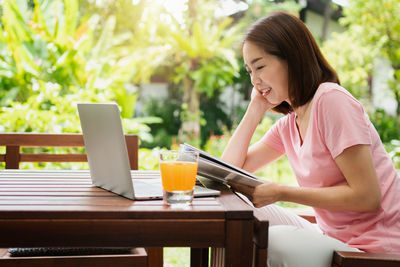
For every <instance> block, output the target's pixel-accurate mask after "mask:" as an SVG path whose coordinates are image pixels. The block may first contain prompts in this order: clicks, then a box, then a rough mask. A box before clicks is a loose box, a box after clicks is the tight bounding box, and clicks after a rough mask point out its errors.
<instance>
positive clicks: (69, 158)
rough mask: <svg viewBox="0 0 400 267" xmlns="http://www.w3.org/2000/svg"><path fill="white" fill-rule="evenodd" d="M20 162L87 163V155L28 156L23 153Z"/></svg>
mask: <svg viewBox="0 0 400 267" xmlns="http://www.w3.org/2000/svg"><path fill="white" fill-rule="evenodd" d="M20 162H87V156H86V154H43V153H40V154H28V153H22V154H21V156H20Z"/></svg>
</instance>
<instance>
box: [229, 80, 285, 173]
mask: <svg viewBox="0 0 400 267" xmlns="http://www.w3.org/2000/svg"><path fill="white" fill-rule="evenodd" d="M272 107H273V105H272V104H270V103H269V102H268V101H267V100H266V99H265V98H264V97H262V96H261V94H260V93H259V92H258V91H257V90H256V89H255V88H253V92H252V98H251V101H250V104H249V106H248V107H247V110H246V113H245V115H244V117H243V118H242V120H241V122H240V124H239V126H238V127H237V128H236V130H235V132H234V133H233V135H232V137H231V139H230V140H229V142H228V145H227V146H226V148H225V150H224V152H223V153H222V156H221V159H222V160H224V161H226V162H229V163H231V164H233V165H235V166H238V167H240V168H243V169H245V170H247V171H250V172H254V171H256V170H257V169H259V168H260V167H262V166H263V165H265V164H267V163H269V162H271V161H273V160H275V159H277V158H279V157H280V156H281V155H282V153H280V152H278V151H276V150H274V149H272V148H271V147H269V146H267V145H265V144H264V143H261V142H258V143H256V144H254V145H252V146H251V147H250V148H249V145H250V140H251V138H252V136H253V134H254V131H255V130H256V127H257V125H258V124H259V122H260V121H261V119H262V117H263V116H264V113H265V112H266V111H267V110H268V109H270V108H272Z"/></svg>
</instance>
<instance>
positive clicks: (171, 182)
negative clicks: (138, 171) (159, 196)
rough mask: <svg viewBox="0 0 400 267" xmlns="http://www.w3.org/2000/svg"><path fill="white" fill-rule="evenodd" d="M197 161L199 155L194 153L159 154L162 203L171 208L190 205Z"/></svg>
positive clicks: (163, 152) (168, 152)
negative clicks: (162, 193)
mask: <svg viewBox="0 0 400 267" xmlns="http://www.w3.org/2000/svg"><path fill="white" fill-rule="evenodd" d="M198 161H199V153H198V152H196V151H181V150H179V151H178V150H167V151H162V152H160V172H161V180H162V185H163V190H164V203H166V204H168V205H172V206H188V205H190V204H191V203H192V201H193V189H194V186H195V184H196V174H197V166H198Z"/></svg>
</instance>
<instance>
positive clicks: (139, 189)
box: [78, 103, 220, 200]
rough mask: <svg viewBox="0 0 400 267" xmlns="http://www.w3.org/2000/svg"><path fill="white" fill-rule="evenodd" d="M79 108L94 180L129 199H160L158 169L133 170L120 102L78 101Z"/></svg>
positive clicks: (199, 192)
mask: <svg viewBox="0 0 400 267" xmlns="http://www.w3.org/2000/svg"><path fill="white" fill-rule="evenodd" d="M78 112H79V118H80V121H81V127H82V133H83V139H84V142H85V147H86V153H87V157H88V162H89V169H90V176H91V179H92V182H93V184H94V185H96V186H98V187H101V188H104V189H106V190H109V191H111V192H114V193H116V194H118V195H121V196H124V197H126V198H129V199H135V200H148V199H161V198H162V195H163V193H162V192H163V191H162V185H161V178H160V174H159V172H139V171H136V172H135V171H131V170H130V164H129V158H128V151H127V148H126V142H125V136H124V132H123V130H122V124H121V116H120V111H119V108H118V105H117V104H114V103H106V104H104V103H101V104H100V103H79V104H78ZM132 176H133V178H134V179H132ZM145 176H149V177H145ZM139 178H159V179H139ZM219 194H220V192H219V191H217V190H212V189H208V188H204V187H200V186H196V187H195V190H194V196H195V197H196V196H216V195H219Z"/></svg>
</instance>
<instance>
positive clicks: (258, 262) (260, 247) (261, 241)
mask: <svg viewBox="0 0 400 267" xmlns="http://www.w3.org/2000/svg"><path fill="white" fill-rule="evenodd" d="M299 215H300V216H301V217H303V218H304V219H306V220H308V221H309V222H311V223H315V222H316V220H315V217H314V216H313V215H312V214H310V213H300V214H299ZM253 242H254V264H253V265H254V266H256V267H266V266H267V254H268V219H267V218H265V216H263V214H262V213H259V212H257V211H255V212H254V235H253ZM382 266H385V267H395V266H396V267H399V266H400V255H387V254H376V253H364V252H345V251H334V253H333V259H332V267H382Z"/></svg>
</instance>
